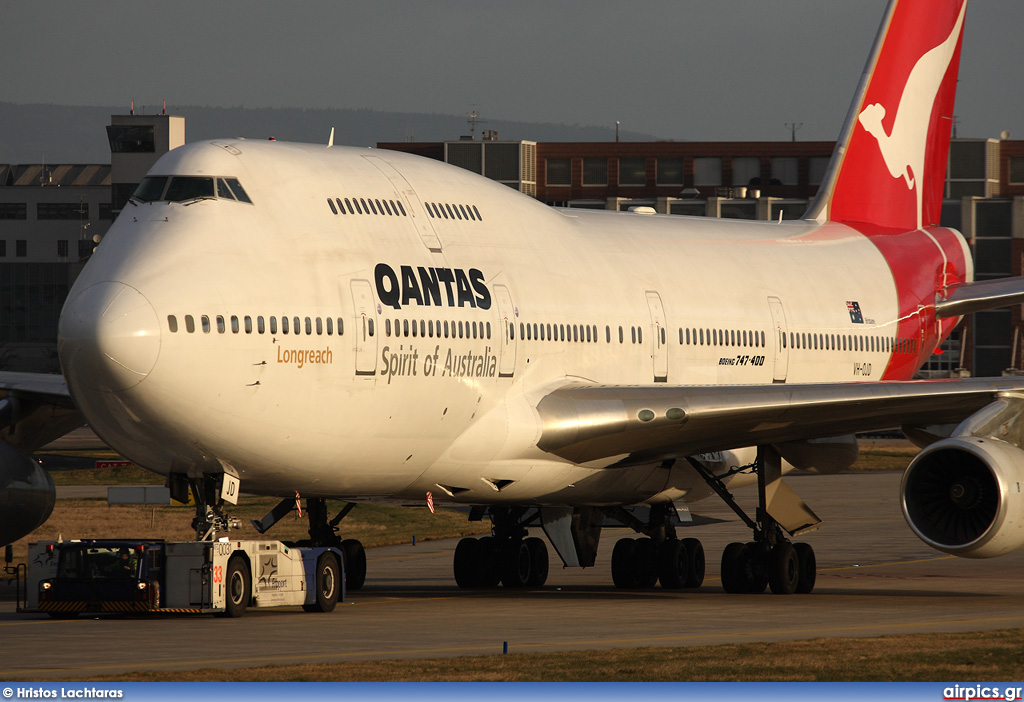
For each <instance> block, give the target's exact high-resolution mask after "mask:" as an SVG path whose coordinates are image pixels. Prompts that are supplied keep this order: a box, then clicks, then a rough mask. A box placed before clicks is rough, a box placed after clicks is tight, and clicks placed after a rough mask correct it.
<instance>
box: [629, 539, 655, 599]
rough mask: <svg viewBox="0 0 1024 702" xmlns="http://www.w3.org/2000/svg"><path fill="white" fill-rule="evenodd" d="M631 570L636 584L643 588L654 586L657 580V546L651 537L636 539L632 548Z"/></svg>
mask: <svg viewBox="0 0 1024 702" xmlns="http://www.w3.org/2000/svg"><path fill="white" fill-rule="evenodd" d="M633 571H634V573H636V576H635V577H636V585H635V586H634V587H639V588H643V589H649V588H652V587H654V585H655V583H657V582H658V547H657V545H656V544H655V543H654V540H653V539H637V540H636V548H635V549H634V550H633Z"/></svg>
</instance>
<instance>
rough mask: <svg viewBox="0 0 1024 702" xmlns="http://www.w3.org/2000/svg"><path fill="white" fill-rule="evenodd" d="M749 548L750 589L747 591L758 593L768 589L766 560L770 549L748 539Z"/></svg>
mask: <svg viewBox="0 0 1024 702" xmlns="http://www.w3.org/2000/svg"><path fill="white" fill-rule="evenodd" d="M747 549H749V550H750V589H749V590H747V592H750V593H752V594H755V595H757V594H760V593H762V592H764V591H765V590H767V589H768V560H769V554H770V551H768V550H766V549H765V548H764V546H762V545H761V544H759V543H757V542H756V541H748V542H747Z"/></svg>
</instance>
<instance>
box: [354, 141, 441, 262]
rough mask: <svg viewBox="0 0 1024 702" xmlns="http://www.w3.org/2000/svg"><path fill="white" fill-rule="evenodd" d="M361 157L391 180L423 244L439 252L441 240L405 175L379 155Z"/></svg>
mask: <svg viewBox="0 0 1024 702" xmlns="http://www.w3.org/2000/svg"><path fill="white" fill-rule="evenodd" d="M363 158H365V159H366V160H367V161H369V162H370V163H371V164H373V166H374V167H375V168H376V169H377V170H378V171H380V172H381V173H383V174H384V175H385V176H386V177H387V179H388V180H390V181H391V185H393V186H394V188H395V190H397V191H398V193H399V195H400V196H401V198H402V201H403V202H404V203H405V208H406V209H407V210H408V211H409V219H410V220H411V221H412V224H413V226H414V227H416V232H417V233H418V234H419V235H420V239H422V240H423V245H424V246H426V247H427V249H429V250H430V251H431V252H433V253H440V252H441V240H440V239H438V238H437V232H435V231H434V225H433V224H431V223H430V217H429V216H428V215H427V208H426V207H424V206H423V203H422V202H420V197H419V195H417V194H416V191H415V190H413V187H412V186H411V185H409V181H407V180H406V179H405V176H403V175H402V174H401V173H399V172H398V171H397V170H396V169H395V167H394V166H392V165H391V164H390V163H388V162H387V161H385V160H384V159H382V158H381V157H379V156H363Z"/></svg>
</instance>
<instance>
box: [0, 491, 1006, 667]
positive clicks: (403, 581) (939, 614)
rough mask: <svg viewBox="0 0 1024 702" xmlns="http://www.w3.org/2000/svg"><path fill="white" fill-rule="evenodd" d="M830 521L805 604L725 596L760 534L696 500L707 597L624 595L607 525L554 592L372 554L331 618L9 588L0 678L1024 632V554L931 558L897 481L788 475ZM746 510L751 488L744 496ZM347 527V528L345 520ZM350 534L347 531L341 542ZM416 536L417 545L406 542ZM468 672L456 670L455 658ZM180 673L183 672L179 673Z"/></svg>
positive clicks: (443, 548)
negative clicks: (22, 596)
mask: <svg viewBox="0 0 1024 702" xmlns="http://www.w3.org/2000/svg"><path fill="white" fill-rule="evenodd" d="M786 480H787V482H788V483H789V485H790V486H791V487H792V488H793V489H794V490H795V491H796V492H797V493H798V494H799V495H800V496H801V497H803V498H804V499H805V500H806V501H807V502H808V504H809V505H810V506H811V507H812V508H813V509H814V510H815V511H816V512H817V513H818V515H819V516H821V517H822V518H823V519H824V524H823V525H822V526H821V528H820V529H819V530H818V531H817V532H814V533H812V534H809V535H807V536H806V538H804V539H802V540H804V541H806V542H807V543H810V544H811V545H812V546H813V547H814V548H815V551H816V554H817V559H818V568H819V570H818V580H817V585H816V587H815V590H814V592H813V593H811V594H809V595H790V596H777V595H772V594H770V593H766V594H760V595H729V594H726V593H724V592H723V591H722V590H721V584H720V582H719V580H718V574H719V567H718V564H719V559H720V557H721V552H722V549H723V548H724V547H725V545H726V544H727V543H729V542H731V541H746V540H749V532H748V531H747V530H746V528H745V527H744V526H743V524H742V523H741V522H740V521H739V520H738V519H737V518H736V516H735V515H733V514H732V512H731V511H729V510H728V509H727V508H726V507H725V506H724V505H722V504H720V503H719V502H717V501H716V500H711V499H709V500H705V501H703V502H700V503H697V504H696V505H694V507H693V509H694V512H695V513H697V514H698V515H700V516H701V517H706V518H707V519H699V520H697V521H699V522H703V523H702V524H701V526H695V527H692V528H686V529H683V530H682V532H683V536H696V537H698V538H700V539H701V540H702V542H703V544H704V547H705V551H706V553H707V560H708V574H707V575H708V577H707V579H706V580H705V583H704V585H703V586H702V587H701V588H699V589H698V590H681V591H666V590H662V589H660V588H659V589H654V590H648V591H639V592H634V591H623V590H617V589H616V588H615V587H613V586H612V584H611V577H610V557H611V551H612V546H613V545H614V543H615V541H616V539H618V538H621V537H622V536H627V535H630V532H627V531H626V530H606V531H605V532H604V534H603V536H602V540H601V549H600V552H599V556H598V562H597V564H596V566H595V567H594V568H590V569H586V570H581V569H562V568H560V567H558V565H559V563H558V561H557V556H555V554H554V551H553V549H549V552H550V554H551V561H552V568H551V574H550V576H549V578H548V582H547V584H546V585H545V586H544V587H543V588H539V589H536V590H527V591H506V590H504V589H502V588H498V589H496V590H491V591H480V592H466V591H461V590H459V589H458V588H457V587H456V585H455V582H454V579H453V577H452V565H451V564H452V552H453V551H454V548H455V544H456V541H455V540H446V541H434V542H423V541H422V540H421V541H419V542H418V543H417V544H416V545H415V546H414V545H412V544H411V543H407V544H404V545H399V546H391V547H386V548H374V549H368V551H367V557H368V566H367V569H368V575H367V579H366V585H365V587H364V588H363V589H362V590H360V591H358V592H352V593H349V597H348V600H347V601H346V602H345V603H341V604H339V605H338V607H337V609H336V610H335V611H334V612H333V613H330V614H312V613H305V612H303V611H302V610H301V609H299V608H284V609H274V610H250V611H249V612H247V613H246V615H245V616H244V617H242V618H240V619H216V618H213V617H207V616H185V617H181V616H176V617H153V616H149V617H128V616H121V615H109V616H102V617H81V618H79V619H76V620H72V621H63V620H52V619H49V618H47V617H46V616H43V615H39V614H18V613H16V612H15V611H14V610H15V604H14V601H13V597H12V596H11V594H10V592H7V593H6V596H5V595H3V594H0V679H12V678H20V679H63V680H74V679H78V678H81V677H85V676H91V675H101V674H113V673H119V672H124V671H132V670H143V671H158V672H160V673H167V672H171V671H175V670H194V669H198V668H209V667H213V668H236V667H248V666H262V665H286V664H292V663H315V662H335V661H347V660H376V661H386V660H390V659H397V658H438V657H440V658H452V659H456V658H457V657H458V656H465V655H476V654H492V653H493V654H497V653H501V652H502V650H503V647H504V645H505V644H506V643H507V645H508V651H509V653H522V652H548V651H583V650H592V649H607V648H638V647H644V646H656V647H677V646H704V645H710V644H718V643H743V642H755V641H769V642H770V641H782V640H791V639H814V638H820V637H837V636H844V637H845V636H854V637H862V636H877V635H884V634H905V633H940V632H959V631H986V630H995V629H1006V628H1016V627H1024V586H1022V583H1024V551H1016V552H1014V553H1012V554H1010V555H1008V556H1004V557H1001V558H996V559H991V560H972V559H959V558H954V557H952V556H946V555H944V554H941V553H938V552H936V551H933V550H931V549H930V548H929V547H927V546H926V545H925V544H924V543H922V542H921V541H919V540H918V539H917V537H915V536H914V535H913V533H912V532H911V531H910V529H909V527H908V526H907V525H906V523H905V522H904V521H903V518H902V515H901V513H900V510H899V501H898V499H899V498H898V487H899V480H900V474H899V473H895V472H873V473H872V472H851V473H844V474H840V475H833V476H811V475H798V476H791V477H788V478H787V479H786ZM739 497H740V499H741V501H745V502H746V504H750V503H751V502H752V500H753V490H744V491H740V494H739ZM342 528H344V522H342ZM342 533H344V532H342ZM268 536H269V535H268ZM409 540H410V541H411V535H410V539H409ZM452 664H453V665H458V662H457V660H453V661H452ZM169 679H173V675H170V676H169Z"/></svg>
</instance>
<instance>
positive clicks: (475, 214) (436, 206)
mask: <svg viewBox="0 0 1024 702" xmlns="http://www.w3.org/2000/svg"><path fill="white" fill-rule="evenodd" d="M425 204H426V207H427V214H429V215H430V216H431V217H432V218H433V219H460V220H465V221H470V220H472V221H474V222H482V221H483V219H484V218H483V217H481V216H480V210H478V209H477V208H476V205H449V204H445V203H441V202H428V203H425Z"/></svg>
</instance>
